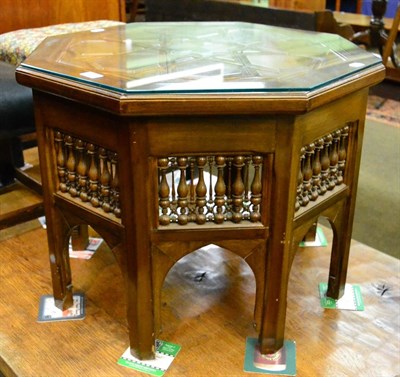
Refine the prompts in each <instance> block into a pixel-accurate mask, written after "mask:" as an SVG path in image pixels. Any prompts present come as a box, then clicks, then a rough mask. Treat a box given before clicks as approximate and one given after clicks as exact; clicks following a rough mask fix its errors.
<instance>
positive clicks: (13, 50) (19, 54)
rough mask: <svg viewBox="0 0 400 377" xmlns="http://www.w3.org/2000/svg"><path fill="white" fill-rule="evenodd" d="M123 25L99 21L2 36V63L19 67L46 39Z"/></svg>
mask: <svg viewBox="0 0 400 377" xmlns="http://www.w3.org/2000/svg"><path fill="white" fill-rule="evenodd" d="M121 24H123V22H119V21H108V20H99V21H87V22H75V23H70V24H59V25H52V26H46V27H40V28H32V29H21V30H15V31H11V32H8V33H4V34H0V61H4V62H7V63H10V64H13V65H19V64H20V63H21V62H23V61H24V60H25V59H26V57H27V56H28V55H29V54H31V53H32V51H33V50H35V48H36V47H37V46H38V45H39V44H40V43H41V42H42V41H43V40H44V39H45V38H46V37H50V36H53V35H59V34H67V33H73V32H78V31H84V30H92V29H98V28H105V27H110V26H116V25H121Z"/></svg>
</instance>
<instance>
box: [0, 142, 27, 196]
mask: <svg viewBox="0 0 400 377" xmlns="http://www.w3.org/2000/svg"><path fill="white" fill-rule="evenodd" d="M23 165H24V156H23V153H22V145H21V142H20V141H19V139H18V138H11V139H1V140H0V188H1V187H5V186H7V185H10V184H11V183H13V182H14V178H15V174H14V170H15V167H21V166H23Z"/></svg>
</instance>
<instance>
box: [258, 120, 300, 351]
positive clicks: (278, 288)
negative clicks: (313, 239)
mask: <svg viewBox="0 0 400 377" xmlns="http://www.w3.org/2000/svg"><path fill="white" fill-rule="evenodd" d="M279 126H280V130H281V132H280V133H279V135H278V138H277V145H292V153H289V151H287V150H283V149H284V148H282V149H279V148H278V149H277V151H276V153H275V157H274V164H273V165H274V166H273V169H274V176H275V181H274V183H273V185H272V187H273V188H272V192H271V211H270V219H271V220H270V230H271V232H270V238H269V240H268V241H267V273H266V282H265V298H264V310H263V319H262V323H261V331H260V335H259V343H260V351H261V353H262V354H268V353H274V352H276V351H278V350H279V349H280V348H281V347H282V346H283V343H284V332H285V320H286V297H287V288H288V280H289V273H290V267H291V262H292V254H293V253H292V238H293V229H292V228H293V216H294V208H295V200H296V187H297V174H293V173H292V172H297V170H298V166H299V159H300V147H299V146H296V144H295V143H294V142H293V137H292V132H293V131H292V127H291V124H290V123H287V124H286V123H285V122H282V124H280V125H279ZM286 127H287V130H286V132H285V128H286ZM296 150H298V151H299V152H298V153H295V151H296Z"/></svg>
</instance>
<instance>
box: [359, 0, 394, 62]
mask: <svg viewBox="0 0 400 377" xmlns="http://www.w3.org/2000/svg"><path fill="white" fill-rule="evenodd" d="M386 6H387V0H372V17H371V21H370V25H369V28H368V29H366V30H364V31H360V32H358V33H356V34H355V35H354V36H353V37H352V38H351V40H352V42H354V43H356V44H358V45H364V46H366V47H368V48H377V49H378V50H379V52H380V53H381V55H383V50H384V48H385V46H386V45H387V42H388V35H387V33H386V31H385V27H384V25H385V23H384V20H383V16H384V15H385V12H386ZM398 26H399V25H398V23H397V25H396V23H395V22H394V28H395V29H396V30H395V32H396V33H397V29H398ZM391 29H393V26H392V28H391ZM391 44H392V46H391V48H389V50H388V51H390V58H391V61H392V63H393V65H394V66H395V67H398V66H400V62H399V58H398V56H397V53H396V50H397V49H396V45H395V41H394V39H393V41H392V43H391Z"/></svg>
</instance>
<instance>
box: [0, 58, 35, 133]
mask: <svg viewBox="0 0 400 377" xmlns="http://www.w3.org/2000/svg"><path fill="white" fill-rule="evenodd" d="M0 88H1V90H0V114H1V117H0V139H4V138H11V137H14V136H19V135H23V134H26V133H31V132H34V131H35V122H34V113H33V101H32V90H31V89H30V88H27V87H25V86H22V85H20V84H18V83H17V81H16V80H15V66H13V65H11V64H7V63H3V62H0Z"/></svg>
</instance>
